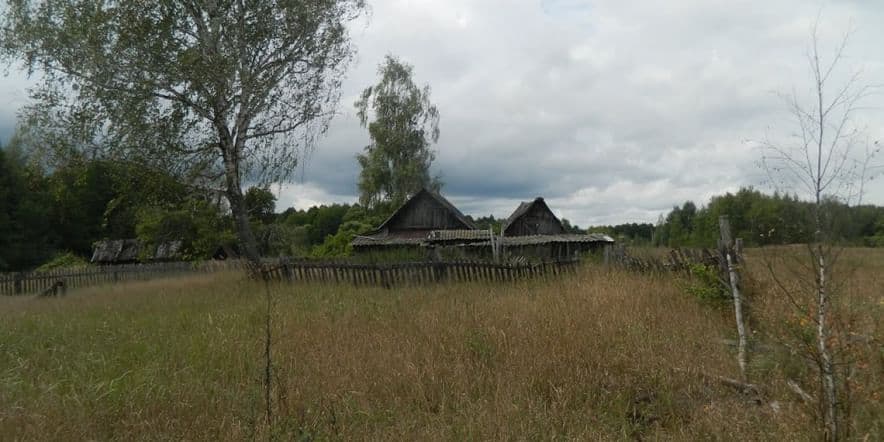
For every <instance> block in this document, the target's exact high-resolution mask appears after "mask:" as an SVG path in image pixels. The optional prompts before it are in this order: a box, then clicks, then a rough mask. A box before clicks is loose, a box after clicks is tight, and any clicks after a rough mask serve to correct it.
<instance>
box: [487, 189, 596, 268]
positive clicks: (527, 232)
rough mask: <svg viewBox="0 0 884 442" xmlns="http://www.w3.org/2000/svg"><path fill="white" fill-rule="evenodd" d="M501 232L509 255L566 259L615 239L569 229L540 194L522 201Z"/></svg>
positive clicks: (503, 245) (503, 243) (502, 242)
mask: <svg viewBox="0 0 884 442" xmlns="http://www.w3.org/2000/svg"><path fill="white" fill-rule="evenodd" d="M501 231H502V238H501V246H502V247H503V249H504V250H505V252H506V253H507V254H508V255H510V256H526V257H534V258H540V259H566V258H572V257H574V256H576V255H579V254H581V253H585V252H589V251H594V250H598V249H601V248H603V247H605V246H607V245H610V244H613V243H614V239H613V238H611V237H609V236H607V235H603V234H599V233H590V234H575V233H568V232H566V231H565V226H564V225H563V224H562V221H561V220H559V218H558V217H557V216H556V215H555V214H554V213H553V212H552V210H550V208H549V206H548V205H547V204H546V201H544V200H543V198H540V197H538V198H535V199H534V201H527V202H523V203H521V204H519V207H517V208H516V210H515V211H513V213H512V215H510V216H509V218H507V220H506V222H505V223H504V225H503V227H502V228H501ZM476 245H477V246H480V245H481V244H476Z"/></svg>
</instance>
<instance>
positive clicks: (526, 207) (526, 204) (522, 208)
mask: <svg viewBox="0 0 884 442" xmlns="http://www.w3.org/2000/svg"><path fill="white" fill-rule="evenodd" d="M538 204H540V205H543V208H544V209H546V211H547V212H549V213H550V214H552V216H553V219H555V220H556V222H557V223H559V226H561V227H562V230H563V231H564V230H565V226H563V225H562V221H561V220H560V219H559V217H557V216H556V215H555V214H554V213H553V211H552V210H550V208H549V206H547V205H546V201H544V200H543V198H542V197H537V198H534V201H522V203H521V204H519V207H516V210H515V211H513V214H512V215H510V217H509V218H507V219H506V222H505V223H503V227H502V228H501V230H500V231H501V232H506V230H507V229H508V228H509V227H510V225H511V224H512V223H514V222H516V220H517V219H519V218H521V217H522V216H524V215H525V214H526V213H528V212H529V211H530V210H531V208H533V207H534V206H535V205H538Z"/></svg>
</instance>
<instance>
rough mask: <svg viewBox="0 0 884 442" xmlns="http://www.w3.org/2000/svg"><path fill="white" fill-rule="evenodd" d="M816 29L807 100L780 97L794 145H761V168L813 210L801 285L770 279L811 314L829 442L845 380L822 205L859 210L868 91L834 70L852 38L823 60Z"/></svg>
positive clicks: (827, 220)
mask: <svg viewBox="0 0 884 442" xmlns="http://www.w3.org/2000/svg"><path fill="white" fill-rule="evenodd" d="M818 26H819V20H817V21H816V22H815V23H814V25H813V27H812V29H811V42H810V49H809V52H808V55H807V61H808V67H809V73H810V79H811V88H810V93H809V94H808V96H806V97H805V96H802V95H800V94H799V93H797V92H793V93H792V94H789V95H786V96H784V99H785V101H786V103H787V104H788V107H789V110H790V112H791V114H792V116H793V117H794V121H795V123H796V126H797V131H796V135H795V136H794V139H793V140H792V142H786V143H773V142H767V143H765V145H764V146H763V148H764V150H765V153H764V157H763V159H762V163H763V166H764V168H765V170H766V171H767V172H768V173H769V174H770V176H771V178H772V179H774V180H776V182H778V183H781V184H784V185H787V186H790V187H792V188H793V189H794V190H796V191H798V192H801V193H803V194H804V195H806V196H808V197H809V198H810V200H811V202H812V203H813V206H812V215H811V218H812V219H810V220H809V224H810V228H811V229H812V231H813V239H812V242H811V243H810V244H808V246H807V261H806V262H805V263H804V266H803V268H806V269H807V270H808V271H809V273H808V274H807V276H806V281H804V282H806V283H803V282H802V283H799V284H797V285H796V284H787V283H783V282H782V281H781V280H780V279H779V278H778V276H777V275H776V274H774V277H775V279H777V280H778V286H779V287H780V289H781V290H782V291H783V293H784V294H785V295H786V296H788V297H789V298H790V300H791V301H792V303H793V304H794V305H795V306H796V307H797V308H799V309H800V310H802V311H810V312H812V316H813V317H812V321H813V323H814V326H815V332H814V333H815V344H814V347H813V348H812V349H809V353H810V356H811V358H812V359H813V360H814V362H815V363H816V366H817V369H818V374H819V383H818V385H819V399H818V400H819V406H820V414H821V417H822V424H823V433H824V435H825V439H826V440H829V441H834V440H837V439H838V438H839V436H840V435H841V434H842V432H843V429H842V427H841V425H842V422H841V417H842V416H841V412H840V410H841V405H843V404H840V403H839V391H838V389H839V380H838V379H839V377H842V376H843V375H844V373H841V372H840V371H841V370H844V368H843V366H842V365H840V364H839V363H838V361H836V356H837V349H836V348H834V347H835V346H836V345H837V344H836V342H838V338H840V337H839V336H836V335H837V332H838V330H837V327H835V323H836V319H835V318H834V317H833V307H834V306H835V305H837V303H836V301H837V295H838V291H837V290H836V285H835V284H834V283H833V278H834V276H835V275H834V274H835V271H834V269H835V261H836V258H837V256H838V249H837V247H836V241H837V238H835V237H834V235H833V234H832V233H833V231H832V226H833V222H834V219H833V214H832V213H830V212H829V210H828V208H829V207H831V206H832V205H831V204H827V203H828V201H830V200H838V201H840V202H843V203H847V204H851V203H856V202H857V201H858V199H859V198H861V195H862V189H863V186H864V183H865V182H866V181H867V180H868V179H869V178H870V177H869V176H868V175H867V173H866V172H867V171H868V165H869V162H870V159H871V157H870V155H871V153H870V152H869V151H868V150H862V151H861V150H860V149H858V148H857V146H858V144H859V141H860V140H861V137H862V131H861V130H860V128H859V127H858V125H857V124H856V119H855V117H856V114H857V112H858V111H859V110H860V104H861V102H862V100H863V99H864V98H866V97H867V96H868V95H869V93H870V92H871V90H872V88H871V87H870V86H869V85H865V84H863V83H862V82H861V78H860V74H859V72H853V73H850V74H847V75H846V76H843V75H842V74H841V71H840V70H839V67H840V65H841V64H842V63H843V62H844V54H845V48H846V47H847V43H848V40H849V35H850V34H847V35H845V36H844V38H843V39H842V40H841V41H840V43H839V45H838V46H837V47H836V48H835V50H834V52H832V54H831V56H828V57H827V56H826V55H825V54H824V53H823V52H822V51H821V48H820V46H821V45H820V41H819V29H818ZM839 75H841V76H840V77H839ZM838 78H843V80H840V81H839V80H837V79H838ZM802 292H803V293H802ZM805 300H806V301H805Z"/></svg>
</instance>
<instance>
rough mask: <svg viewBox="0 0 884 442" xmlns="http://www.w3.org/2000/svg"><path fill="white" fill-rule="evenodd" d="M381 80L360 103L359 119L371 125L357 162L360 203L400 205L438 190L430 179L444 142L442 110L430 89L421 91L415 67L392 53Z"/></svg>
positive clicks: (364, 95) (366, 204)
mask: <svg viewBox="0 0 884 442" xmlns="http://www.w3.org/2000/svg"><path fill="white" fill-rule="evenodd" d="M378 74H379V75H380V77H381V79H380V81H379V82H378V84H376V85H375V86H370V87H368V88H366V89H365V90H364V91H363V92H362V95H361V96H360V98H359V100H358V101H356V104H355V106H356V110H357V111H358V116H359V121H360V122H361V123H362V125H363V126H367V127H368V133H369V136H370V137H371V144H369V145H368V146H366V147H365V152H364V153H362V154H359V155H358V156H357V159H358V160H359V165H360V166H362V172H361V173H360V175H359V193H360V203H361V204H362V205H363V206H366V207H369V208H373V207H376V206H377V205H378V204H379V203H383V202H388V203H392V204H393V205H398V204H401V203H402V202H404V201H405V200H406V199H407V198H408V197H409V196H411V195H413V194H414V193H416V192H417V191H419V190H420V189H421V188H423V187H427V188H431V189H434V190H437V189H438V188H439V187H440V182H439V180H438V178H435V177H431V176H430V163H432V162H433V159H434V158H435V155H434V153H433V151H432V150H430V143H431V142H433V143H435V142H436V141H438V140H439V110H438V109H437V108H436V106H435V105H434V104H432V103H431V102H430V86H429V85H425V86H424V87H419V86H418V85H417V84H415V83H414V80H413V78H412V75H413V68H412V67H411V66H410V65H408V64H406V63H403V62H402V61H400V60H398V59H397V58H395V57H393V56H391V55H388V56H387V57H386V58H385V60H384V63H383V64H381V65H380V66H379V68H378Z"/></svg>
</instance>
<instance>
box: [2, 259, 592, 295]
mask: <svg viewBox="0 0 884 442" xmlns="http://www.w3.org/2000/svg"><path fill="white" fill-rule="evenodd" d="M578 263H579V261H555V262H545V263H536V264H530V263H524V262H522V263H510V264H493V263H488V262H473V261H464V262H461V261H455V262H410V263H397V264H352V263H341V262H311V261H297V262H287V261H285V260H282V261H273V262H268V264H267V269H266V270H265V272H266V273H265V274H266V276H267V277H269V278H270V279H271V280H275V281H286V282H319V283H342V284H352V285H357V286H380V287H399V286H414V285H421V284H429V283H440V282H479V281H488V282H503V281H514V280H517V279H525V278H533V277H539V276H558V275H564V274H568V273H573V272H574V271H575V270H576V268H577V265H578ZM243 268H245V266H244V264H243V263H242V262H239V261H208V262H203V263H188V262H174V263H157V264H128V265H117V266H101V267H83V268H79V269H57V270H50V271H45V272H22V273H0V295H33V294H41V293H53V294H60V293H63V292H64V291H65V290H67V289H73V288H80V287H89V286H95V285H101V284H113V283H117V282H123V281H136V280H148V279H156V278H165V277H170V276H177V275H185V274H193V273H209V272H217V271H223V270H239V269H243Z"/></svg>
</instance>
